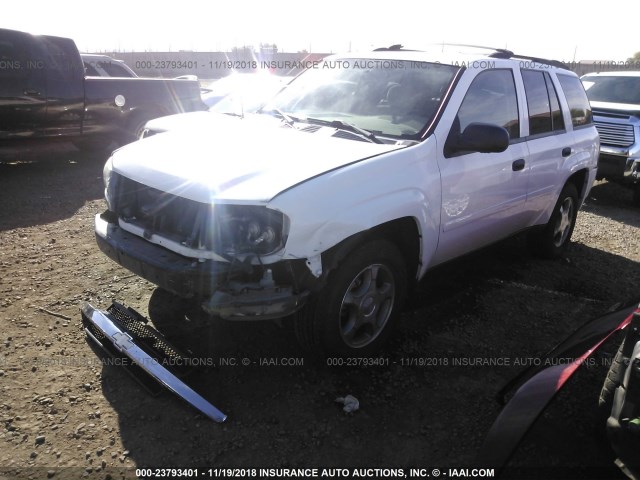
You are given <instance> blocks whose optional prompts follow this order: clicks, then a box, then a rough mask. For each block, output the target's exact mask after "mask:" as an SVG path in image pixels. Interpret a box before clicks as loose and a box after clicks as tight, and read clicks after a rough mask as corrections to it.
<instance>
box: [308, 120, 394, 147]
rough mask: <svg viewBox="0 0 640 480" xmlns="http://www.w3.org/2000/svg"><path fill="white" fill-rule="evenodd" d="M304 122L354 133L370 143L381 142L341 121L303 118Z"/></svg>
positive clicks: (362, 129)
mask: <svg viewBox="0 0 640 480" xmlns="http://www.w3.org/2000/svg"><path fill="white" fill-rule="evenodd" d="M304 120H305V121H307V122H309V123H317V124H318V125H326V126H327V127H333V128H337V129H339V130H346V131H348V132H352V133H356V134H358V135H360V136H362V137H364V138H366V139H367V140H369V141H370V142H371V143H382V140H380V139H379V138H378V137H376V136H375V135H374V134H373V133H372V132H370V131H369V130H365V129H364V128H360V127H358V126H356V125H353V124H352V123H346V122H343V121H342V120H324V119H322V118H309V117H307V118H305V119H304Z"/></svg>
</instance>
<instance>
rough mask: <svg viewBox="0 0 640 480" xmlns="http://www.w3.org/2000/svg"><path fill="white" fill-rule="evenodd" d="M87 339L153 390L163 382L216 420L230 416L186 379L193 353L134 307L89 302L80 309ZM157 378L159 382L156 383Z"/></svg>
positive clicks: (220, 420)
mask: <svg viewBox="0 0 640 480" xmlns="http://www.w3.org/2000/svg"><path fill="white" fill-rule="evenodd" d="M80 311H81V314H82V325H83V328H84V331H85V333H86V335H87V341H88V342H89V343H90V344H91V345H92V347H98V348H99V349H100V352H96V353H97V354H98V355H99V356H102V355H101V354H102V353H104V354H106V355H108V356H109V357H111V358H113V359H117V360H118V361H117V363H116V364H117V365H121V366H124V367H125V368H126V369H127V372H128V373H130V374H131V375H132V376H133V377H134V378H135V379H136V380H138V381H139V382H140V383H141V384H142V385H143V386H145V387H146V388H147V389H148V390H150V391H151V392H154V391H155V392H157V388H156V385H158V384H159V385H161V386H163V387H165V388H167V389H169V390H170V391H172V392H173V393H175V394H176V395H178V396H179V397H181V398H182V399H184V400H185V401H187V402H188V403H189V404H191V405H192V406H193V407H195V408H196V409H197V410H199V411H200V412H202V413H203V414H204V415H206V416H207V417H209V418H210V419H212V420H213V421H215V422H224V421H225V420H226V418H227V416H226V415H225V414H224V413H222V412H221V411H220V410H218V409H217V408H216V407H214V406H213V405H212V404H211V403H209V401H207V400H206V399H205V398H204V397H202V396H201V395H200V394H198V393H197V392H195V391H194V390H193V389H192V388H191V387H189V386H188V385H187V384H186V383H185V382H184V380H183V379H182V378H183V377H184V376H185V375H186V374H188V373H189V371H190V367H189V365H190V364H191V362H190V361H189V357H188V356H187V355H185V354H184V353H182V352H180V351H179V350H178V349H177V348H176V347H174V346H173V345H171V344H170V343H169V342H168V341H167V340H166V339H165V338H164V337H163V336H162V335H161V334H160V333H158V332H157V331H156V330H154V329H153V328H151V327H150V326H149V325H147V324H146V319H145V318H144V317H142V316H141V315H140V314H139V313H137V312H136V311H135V310H133V309H131V308H127V307H125V306H123V305H121V304H118V303H116V302H114V303H113V304H112V305H111V306H110V307H109V308H108V309H107V311H102V310H98V309H96V308H94V307H93V306H92V305H90V304H88V303H85V304H84V305H83V306H82V308H81V309H80ZM156 382H157V383H156Z"/></svg>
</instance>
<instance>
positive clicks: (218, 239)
mask: <svg viewBox="0 0 640 480" xmlns="http://www.w3.org/2000/svg"><path fill="white" fill-rule="evenodd" d="M105 185H106V198H107V204H108V205H109V210H108V211H107V212H105V213H103V214H101V215H97V216H96V218H95V225H96V239H97V242H98V246H99V247H100V249H101V250H102V251H103V252H104V253H105V254H106V255H107V256H109V257H110V258H111V259H113V260H114V261H116V262H117V263H119V264H120V265H122V266H123V267H125V268H127V269H129V270H130V271H132V272H134V273H136V274H137V275H139V276H141V277H143V278H145V279H147V280H149V281H150V282H152V283H154V284H156V285H158V286H160V287H161V288H164V289H165V290H168V291H170V292H173V293H175V294H177V295H179V296H181V297H184V298H194V299H195V300H198V301H200V302H201V305H202V308H203V309H204V310H205V311H206V312H208V313H209V314H212V315H216V316H219V317H221V318H224V319H229V320H244V319H250V320H261V319H265V320H269V319H275V318H282V317H285V316H288V315H291V314H293V313H295V312H296V311H298V310H299V309H300V308H302V306H304V304H305V301H306V299H307V297H308V295H309V280H313V278H314V277H313V276H312V275H310V273H309V271H308V269H307V267H306V266H305V263H304V260H303V259H300V260H295V259H293V260H283V259H282V258H281V257H279V256H278V254H279V253H280V252H281V251H282V250H283V248H284V245H285V243H286V240H287V233H288V228H289V220H288V218H287V217H286V215H284V214H283V213H282V212H279V211H276V210H273V209H269V208H267V207H266V206H263V205H228V204H214V203H211V204H209V203H202V202H197V201H195V200H190V199H188V198H184V197H180V196H178V195H174V194H171V193H167V192H162V191H160V190H157V189H154V188H152V187H149V186H145V185H143V184H141V183H139V182H135V181H133V180H131V179H129V178H126V177H124V176H121V175H119V174H117V173H114V172H110V171H108V168H105Z"/></svg>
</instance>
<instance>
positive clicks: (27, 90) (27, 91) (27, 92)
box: [23, 88, 42, 97]
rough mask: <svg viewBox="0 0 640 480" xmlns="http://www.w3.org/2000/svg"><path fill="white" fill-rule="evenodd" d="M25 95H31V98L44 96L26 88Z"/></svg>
mask: <svg viewBox="0 0 640 480" xmlns="http://www.w3.org/2000/svg"><path fill="white" fill-rule="evenodd" d="M23 93H24V94H25V95H29V96H30V97H39V96H40V95H42V94H41V93H40V92H39V91H38V90H35V89H33V88H25V89H24V92H23Z"/></svg>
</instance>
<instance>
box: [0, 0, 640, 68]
mask: <svg viewBox="0 0 640 480" xmlns="http://www.w3.org/2000/svg"><path fill="white" fill-rule="evenodd" d="M25 5H28V8H27V7H26V6H25ZM593 5H594V4H593V3H588V2H586V1H582V2H568V1H567V2H562V1H560V0H553V1H552V0H536V1H534V2H526V3H525V2H518V1H516V0H511V1H503V0H484V1H467V0H457V1H452V0H441V1H439V2H429V1H427V0H422V1H418V0H393V1H386V2H374V1H371V0H369V1H361V0H321V1H316V2H301V1H297V2H296V1H290V0H270V1H255V2H253V1H247V0H244V1H243V0H234V1H214V0H210V1H202V0H189V1H182V2H179V1H169V2H163V1H158V0H155V1H149V0H109V1H102V2H97V1H72V0H58V1H50V0H31V1H29V2H28V4H25V3H21V2H11V3H9V2H3V5H2V14H1V15H0V28H9V29H14V30H22V31H26V32H30V33H39V34H48V35H58V36H63V37H70V38H73V39H74V40H75V42H76V44H77V45H78V48H79V49H80V50H81V51H83V52H101V51H177V50H194V51H204V52H206V51H219V50H223V51H224V50H230V49H231V48H233V47H242V46H254V47H258V46H259V44H260V43H269V44H271V43H275V44H276V45H277V46H278V49H279V51H283V52H297V51H301V50H307V51H309V52H316V53H339V52H346V51H358V50H371V49H372V48H376V47H380V46H389V45H393V44H397V43H401V44H402V45H404V46H405V47H407V48H420V47H421V46H425V45H428V44H434V43H443V42H444V43H461V44H473V45H482V46H489V47H496V48H507V49H509V50H512V51H514V52H516V53H518V54H521V55H530V56H538V57H546V58H553V59H556V60H561V61H564V62H571V61H579V60H602V61H620V60H626V59H627V58H628V57H631V56H632V55H633V54H634V53H635V52H638V51H640V34H639V30H638V24H637V22H638V19H639V18H640V1H637V0H624V1H622V0H609V1H607V2H606V3H605V4H599V5H600V7H599V8H598V9H597V10H596V9H595V8H594V7H593ZM602 5H606V9H605V8H602ZM621 14H623V15H621ZM639 69H640V67H639Z"/></svg>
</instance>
